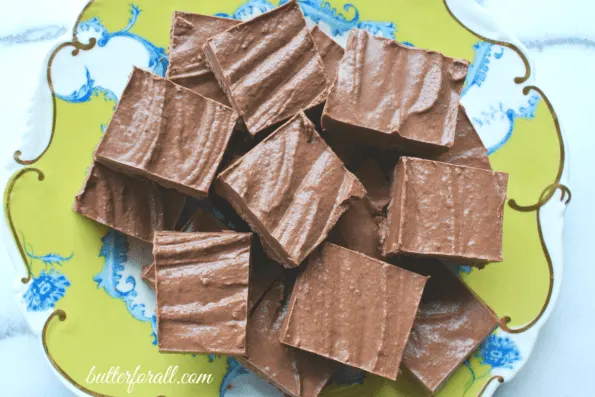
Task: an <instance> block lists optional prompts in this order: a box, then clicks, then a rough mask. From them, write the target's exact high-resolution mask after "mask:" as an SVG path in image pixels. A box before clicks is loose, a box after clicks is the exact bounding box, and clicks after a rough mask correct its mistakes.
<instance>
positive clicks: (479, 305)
mask: <svg viewBox="0 0 595 397" xmlns="http://www.w3.org/2000/svg"><path fill="white" fill-rule="evenodd" d="M400 265H402V266H404V267H406V268H407V269H409V270H412V271H415V272H418V273H421V274H423V275H426V276H429V279H428V283H427V284H426V288H425V290H424V293H423V295H422V298H421V304H420V306H419V309H418V311H417V315H416V316H415V321H414V322H413V329H412V330H411V335H410V336H409V341H408V342H407V347H406V348H405V354H404V355H403V365H404V366H405V368H407V369H408V370H409V371H410V372H411V373H412V374H413V375H414V376H415V377H416V378H417V379H418V380H419V381H420V382H421V383H422V384H423V385H424V386H425V387H426V388H427V389H428V391H429V392H431V393H435V392H436V391H437V390H438V389H439V388H440V386H442V385H443V384H444V382H445V381H446V380H447V379H448V377H449V376H450V375H451V374H452V373H453V372H454V371H455V370H456V369H457V368H458V367H459V365H461V364H462V363H463V361H465V360H466V359H467V358H468V357H469V356H470V355H471V353H472V352H473V351H474V350H475V349H477V348H478V347H479V345H480V344H481V342H483V340H484V339H485V338H486V337H487V336H488V335H489V334H491V333H492V331H493V330H494V329H495V328H496V326H497V325H498V322H499V320H498V317H496V315H495V314H494V312H493V311H492V310H491V309H490V308H489V307H488V306H487V305H486V304H485V303H484V302H483V301H482V300H481V299H480V298H478V297H477V296H476V295H475V294H474V293H473V292H472V291H471V290H470V289H469V287H467V286H466V285H465V283H463V282H462V281H461V280H460V279H459V277H457V276H456V275H455V274H454V273H452V272H451V271H450V269H448V268H447V266H446V265H444V264H442V263H440V262H439V261H437V260H435V259H419V258H402V259H401V260H400Z"/></svg>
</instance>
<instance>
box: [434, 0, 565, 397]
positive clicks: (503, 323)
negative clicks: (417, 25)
mask: <svg viewBox="0 0 595 397" xmlns="http://www.w3.org/2000/svg"><path fill="white" fill-rule="evenodd" d="M443 3H444V7H445V8H446V10H447V11H448V13H449V14H450V15H451V17H452V18H454V20H455V21H457V23H458V24H459V25H461V26H462V27H463V28H464V29H465V30H467V31H468V32H470V33H471V34H473V35H474V36H476V37H478V38H480V39H481V40H484V41H487V42H489V43H492V44H497V45H501V46H504V47H507V48H509V49H511V50H513V51H515V52H516V53H517V54H518V55H519V57H520V58H521V60H522V61H523V63H524V64H525V71H526V73H525V76H523V77H516V78H515V79H514V82H515V83H517V84H522V83H524V82H526V81H527V80H528V79H529V76H530V75H531V67H530V64H529V61H528V60H527V59H526V57H525V55H524V54H523V53H522V52H521V51H520V50H519V49H518V48H517V47H515V46H514V45H513V44H510V43H504V42H500V41H497V40H491V39H488V38H487V37H483V36H481V35H479V34H477V33H475V32H473V31H472V30H470V29H468V28H467V27H466V26H465V25H464V24H463V23H462V22H461V21H459V19H458V18H457V17H456V16H455V15H454V14H453V13H452V11H451V10H450V8H449V7H448V4H447V3H446V0H443ZM531 90H535V91H537V93H538V94H539V95H540V96H541V98H542V99H543V100H544V101H545V103H546V105H547V107H548V109H549V111H550V114H551V115H552V117H553V119H554V125H555V128H556V132H557V135H558V142H559V145H560V159H559V165H558V172H557V174H556V178H555V180H554V182H553V183H552V184H550V185H548V186H546V187H545V188H544V189H543V191H542V193H541V195H540V197H539V200H538V201H537V203H535V204H532V205H527V206H523V205H519V204H518V203H517V202H516V200H515V199H510V200H509V201H508V205H509V206H510V207H511V208H512V209H514V210H516V211H520V212H531V211H536V221H537V230H538V232H539V241H540V243H541V248H542V250H543V253H544V255H545V258H546V261H547V264H548V271H549V286H548V292H547V296H546V299H545V302H544V304H543V306H542V308H541V310H540V312H539V313H538V314H537V316H536V317H535V318H534V319H533V320H532V321H531V322H529V323H528V324H526V325H524V326H523V327H521V328H515V329H513V328H510V327H509V326H508V324H509V323H510V322H511V321H512V319H511V318H510V316H504V317H502V318H501V319H500V328H502V329H503V330H504V331H506V332H509V333H512V334H518V333H522V332H525V331H527V330H528V329H530V328H531V327H533V326H534V325H535V324H536V323H537V322H538V321H539V320H540V319H541V317H542V316H543V314H544V313H545V311H546V309H547V307H548V306H549V304H550V301H551V298H552V292H553V287H554V267H553V264H552V258H551V256H550V253H549V251H548V249H547V246H546V244H545V241H544V239H543V231H542V229H541V222H540V220H539V215H540V211H541V207H543V205H545V204H546V203H547V202H548V201H549V200H550V199H551V198H552V196H553V195H554V193H555V192H556V190H557V189H560V190H561V191H562V196H561V198H560V201H564V204H568V203H569V202H570V200H571V198H572V193H571V191H570V189H569V188H568V187H567V186H565V185H563V184H561V183H560V180H561V179H562V172H563V170H564V161H565V148H564V140H563V139H562V129H561V128H560V122H559V120H558V116H557V114H556V112H555V111H554V107H553V106H552V103H551V102H550V100H549V99H548V97H547V96H546V95H545V93H544V92H543V91H542V90H541V89H540V88H539V87H536V86H533V85H529V86H525V87H523V94H524V95H527V94H528V93H529V92H530V91H531ZM494 379H497V380H498V382H500V383H503V382H504V378H503V377H502V376H500V375H498V376H493V377H492V378H490V380H488V382H487V383H486V384H485V385H484V387H483V388H482V389H481V391H480V392H479V394H478V397H481V395H483V393H484V392H485V391H486V389H487V387H488V385H489V383H490V382H491V381H492V380H494Z"/></svg>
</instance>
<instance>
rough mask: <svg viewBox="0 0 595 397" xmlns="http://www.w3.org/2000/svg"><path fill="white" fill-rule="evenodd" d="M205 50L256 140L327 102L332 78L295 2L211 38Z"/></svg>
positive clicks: (232, 101) (212, 67)
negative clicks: (285, 122)
mask: <svg viewBox="0 0 595 397" xmlns="http://www.w3.org/2000/svg"><path fill="white" fill-rule="evenodd" d="M204 50H205V53H206V55H207V59H208V61H209V64H210V66H211V69H212V70H213V72H214V73H215V75H216V76H217V79H218V80H219V84H220V86H221V87H222V88H223V89H224V90H225V91H226V93H227V96H228V98H229V100H230V102H231V104H232V106H233V108H234V109H235V110H236V111H237V112H238V113H239V114H240V115H241V116H242V117H243V120H244V122H245V124H246V127H247V129H248V131H249V132H250V133H251V134H252V135H255V134H257V133H258V132H260V131H262V130H264V129H266V128H267V127H270V126H273V125H275V124H277V123H280V122H282V121H284V120H287V119H288V118H290V117H292V116H294V115H295V114H297V113H298V112H299V111H300V110H302V109H307V108H309V107H311V106H314V105H316V104H318V103H321V102H323V100H324V99H323V98H322V96H324V95H325V94H326V92H327V89H328V85H329V82H328V77H327V75H326V72H325V68H324V63H323V60H322V58H321V57H320V55H319V54H318V52H317V51H316V46H315V44H314V40H313V39H312V35H311V34H310V30H309V29H308V26H307V25H306V20H305V19H304V16H303V14H302V11H301V9H300V7H299V5H298V4H297V2H296V1H290V2H288V3H287V4H284V5H282V6H280V7H277V8H275V9H273V10H272V11H269V12H267V13H264V14H262V15H259V16H257V17H256V18H254V19H251V20H249V21H247V22H244V23H242V24H239V25H236V26H234V27H232V28H230V29H229V30H227V31H225V32H223V33H221V34H219V35H217V36H215V37H212V38H211V39H209V40H208V41H207V44H206V45H205V47H204Z"/></svg>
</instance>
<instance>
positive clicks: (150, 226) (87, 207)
mask: <svg viewBox="0 0 595 397" xmlns="http://www.w3.org/2000/svg"><path fill="white" fill-rule="evenodd" d="M87 172H88V174H87V179H86V181H85V184H84V186H83V188H82V190H81V191H80V192H79V194H78V195H77V196H76V198H75V201H74V207H73V209H74V211H76V212H78V213H79V214H81V215H84V216H86V217H87V218H89V219H92V220H94V221H96V222H99V223H101V224H104V225H106V226H109V227H111V228H112V229H115V230H117V231H119V232H122V233H124V234H127V235H129V236H132V237H135V238H137V239H140V240H143V241H147V242H153V234H154V232H155V231H159V230H174V227H175V226H176V223H177V222H178V219H179V217H180V214H181V213H182V209H183V208H184V204H185V203H186V197H185V196H183V195H181V194H179V193H178V192H176V191H174V190H168V189H165V188H162V187H161V186H158V185H157V184H155V183H153V182H150V181H146V180H140V179H135V178H131V177H129V176H126V175H122V174H119V173H117V172H114V171H112V170H111V169H109V168H107V167H105V166H104V165H101V164H98V163H94V164H93V165H92V166H91V168H90V169H89V170H88V171H87Z"/></svg>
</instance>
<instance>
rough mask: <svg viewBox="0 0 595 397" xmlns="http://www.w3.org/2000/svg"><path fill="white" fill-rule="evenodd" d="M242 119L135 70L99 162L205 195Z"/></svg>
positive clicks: (97, 156)
mask: <svg viewBox="0 0 595 397" xmlns="http://www.w3.org/2000/svg"><path fill="white" fill-rule="evenodd" d="M236 121H237V114H236V113H235V112H234V111H233V110H231V109H230V108H228V107H225V106H223V105H221V104H219V103H217V102H215V101H212V100H210V99H207V98H205V97H203V96H200V95H198V94H197V93H195V92H193V91H191V90H189V89H187V88H184V87H181V86H179V85H176V84H174V83H172V82H171V81H169V80H166V79H163V78H161V77H158V76H155V75H153V74H151V73H149V72H147V71H144V70H142V69H138V68H135V69H134V71H133V72H132V75H131V76H130V80H129V81H128V85H127V86H126V88H125V89H124V93H123V94H122V98H121V99H120V102H119V104H118V107H117V109H116V112H115V113H114V116H113V118H112V121H111V122H110V124H109V126H108V127H107V130H106V132H105V135H104V137H103V140H102V141H101V143H100V144H99V147H98V148H97V151H96V153H95V156H96V159H97V161H99V162H101V163H103V164H105V165H107V166H109V167H112V168H114V169H116V170H118V171H123V172H126V173H130V174H134V175H138V176H142V177H146V178H149V179H152V180H154V181H155V182H157V183H159V184H161V185H162V186H164V187H168V188H173V189H176V190H178V191H180V192H182V193H184V194H187V195H189V196H195V197H205V196H206V195H207V194H208V191H209V187H210V186H211V182H212V181H213V178H214V177H215V171H216V170H217V167H218V166H219V163H220V162H221V159H222V158H223V152H224V151H225V148H226V147H227V143H228V141H229V138H230V136H231V133H232V131H233V128H234V126H235V123H236Z"/></svg>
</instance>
